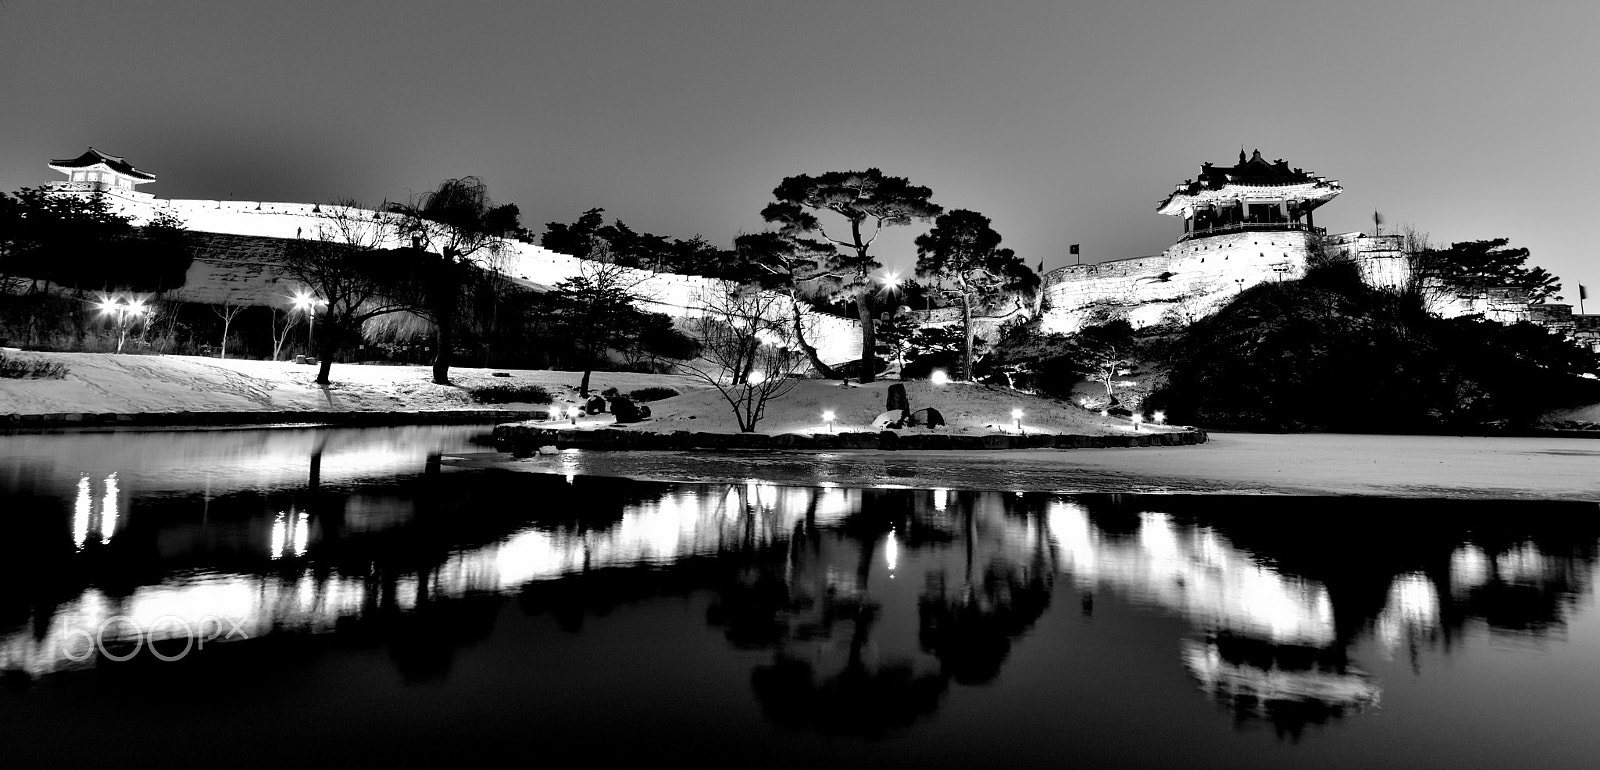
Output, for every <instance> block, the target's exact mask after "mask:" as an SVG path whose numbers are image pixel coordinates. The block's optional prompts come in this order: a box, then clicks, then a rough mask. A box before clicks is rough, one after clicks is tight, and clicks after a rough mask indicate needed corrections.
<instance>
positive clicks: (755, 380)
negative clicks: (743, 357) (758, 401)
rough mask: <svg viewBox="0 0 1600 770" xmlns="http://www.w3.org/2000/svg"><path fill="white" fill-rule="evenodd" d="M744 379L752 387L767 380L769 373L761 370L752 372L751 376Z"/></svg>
mask: <svg viewBox="0 0 1600 770" xmlns="http://www.w3.org/2000/svg"><path fill="white" fill-rule="evenodd" d="M744 381H745V383H746V384H748V385H749V386H750V387H755V386H757V385H760V384H761V383H763V382H766V381H767V375H765V374H762V373H761V372H751V373H750V376H749V377H746V378H744Z"/></svg>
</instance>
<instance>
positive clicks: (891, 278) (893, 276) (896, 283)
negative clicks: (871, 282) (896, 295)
mask: <svg viewBox="0 0 1600 770" xmlns="http://www.w3.org/2000/svg"><path fill="white" fill-rule="evenodd" d="M882 280H883V287H884V288H886V289H891V290H893V289H898V288H900V274H899V273H884V274H883V278H882Z"/></svg>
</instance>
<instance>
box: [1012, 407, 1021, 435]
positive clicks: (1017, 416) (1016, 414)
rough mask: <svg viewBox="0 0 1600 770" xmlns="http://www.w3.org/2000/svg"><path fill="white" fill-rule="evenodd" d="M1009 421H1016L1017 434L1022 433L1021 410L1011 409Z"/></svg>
mask: <svg viewBox="0 0 1600 770" xmlns="http://www.w3.org/2000/svg"><path fill="white" fill-rule="evenodd" d="M1011 419H1013V420H1016V422H1017V432H1018V433H1021V432H1022V410H1021V409H1013V410H1011Z"/></svg>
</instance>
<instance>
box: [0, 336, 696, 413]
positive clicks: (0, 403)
mask: <svg viewBox="0 0 1600 770" xmlns="http://www.w3.org/2000/svg"><path fill="white" fill-rule="evenodd" d="M7 352H8V353H11V351H7ZM15 355H17V356H18V357H24V358H44V359H48V360H51V361H59V362H61V363H63V364H66V366H67V368H68V373H67V376H66V377H65V378H64V379H59V380H0V415H43V414H61V413H90V414H124V415H126V414H146V415H151V414H162V413H176V412H236V413H258V412H402V411H405V412H439V411H461V410H482V409H485V408H486V405H483V404H478V403H476V402H474V401H473V400H472V398H471V395H470V393H469V391H470V389H471V388H473V387H479V386H485V385H505V384H510V385H540V386H542V387H544V388H546V389H547V390H549V391H550V394H551V395H552V396H553V397H555V400H556V401H557V403H558V404H561V403H569V402H571V401H574V400H575V396H574V395H573V393H572V391H571V389H572V388H575V387H576V386H577V384H578V381H579V380H580V379H581V377H582V373H581V372H557V371H525V370H506V373H507V374H509V375H510V376H509V377H496V376H494V373H495V372H496V371H500V370H493V369H473V368H456V369H452V370H451V371H450V378H451V380H452V381H453V382H454V384H452V385H435V384H433V383H432V382H431V379H432V372H431V369H430V368H429V367H426V366H364V365H358V364H334V366H333V375H332V377H333V384H332V385H330V386H329V387H327V388H323V387H321V386H319V385H317V384H316V383H314V382H312V380H313V379H315V378H316V375H317V372H316V367H315V366H307V365H304V364H294V363H289V362H284V361H248V360H240V359H230V360H226V361H224V360H219V359H215V358H201V357H197V356H135V355H113V354H107V353H16V354H15ZM591 384H592V386H593V387H596V388H606V387H616V388H618V389H619V390H622V391H630V390H635V389H637V388H642V387H647V386H658V387H669V388H674V389H676V390H678V391H680V392H682V391H689V390H693V389H695V388H698V387H703V386H702V385H699V384H697V383H696V382H694V381H693V380H691V379H689V378H687V377H681V376H675V375H657V374H634V373H628V372H595V373H594V377H593V380H592V383H591ZM492 407H493V408H500V409H507V410H529V409H536V408H543V407H539V406H536V405H531V404H494V405H492Z"/></svg>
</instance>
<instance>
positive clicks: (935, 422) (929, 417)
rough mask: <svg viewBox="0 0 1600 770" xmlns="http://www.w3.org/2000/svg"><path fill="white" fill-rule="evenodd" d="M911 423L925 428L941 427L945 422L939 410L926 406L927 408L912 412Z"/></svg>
mask: <svg viewBox="0 0 1600 770" xmlns="http://www.w3.org/2000/svg"><path fill="white" fill-rule="evenodd" d="M911 424H912V425H921V426H923V427H925V428H942V427H944V426H945V425H946V424H947V423H945V421H944V415H943V414H940V413H939V410H937V409H934V408H933V407H928V408H927V409H918V410H917V411H915V412H912V413H911Z"/></svg>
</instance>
